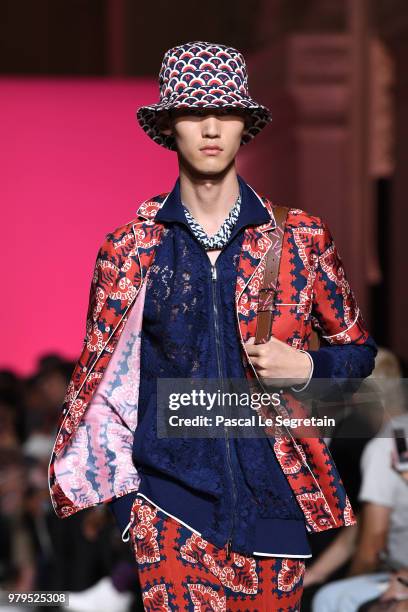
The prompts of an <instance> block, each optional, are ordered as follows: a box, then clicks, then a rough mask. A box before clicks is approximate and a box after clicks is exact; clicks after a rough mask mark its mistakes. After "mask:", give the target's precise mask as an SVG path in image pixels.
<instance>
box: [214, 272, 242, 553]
mask: <svg viewBox="0 0 408 612" xmlns="http://www.w3.org/2000/svg"><path fill="white" fill-rule="evenodd" d="M211 279H212V296H213V312H214V327H215V346H216V352H217V364H218V375H219V377H220V378H221V379H222V378H223V372H222V369H221V358H220V344H219V343H220V338H219V325H218V308H217V289H216V283H217V268H216V267H215V265H211ZM224 433H225V444H226V450H227V464H228V469H229V473H230V476H231V483H232V495H233V503H232V520H231V529H230V532H229V536H228V540H227V544H226V547H227V559H229V558H230V552H231V542H232V532H233V529H234V512H235V504H236V488H235V480H234V474H233V470H232V465H231V451H230V444H229V436H228V430H227V428H226V427H225V426H224Z"/></svg>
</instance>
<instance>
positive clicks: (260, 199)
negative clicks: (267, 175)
mask: <svg viewBox="0 0 408 612" xmlns="http://www.w3.org/2000/svg"><path fill="white" fill-rule="evenodd" d="M247 185H248V187H249V188H250V190H251V191H253V192H254V194H255V195H256V197H257V198H258V200H259V201H260V203H261V204H262V206H263V207H264V208H266V210H267V211H268V213H269V215H270V214H271V213H270V212H269V210H268V209H267V207H266V206H265V204H264V203H263V201H262V198H261V197H260V196H259V195H258V194H257V193H256V191H255V189H254V188H253V187H251V185H249V183H247ZM271 220H273V222H274V223H275V225H274V227H273V228H271V229H275V228H276V227H277V223H276V219H275V215H274V214H273V211H272V218H271ZM262 225H263V224H262Z"/></svg>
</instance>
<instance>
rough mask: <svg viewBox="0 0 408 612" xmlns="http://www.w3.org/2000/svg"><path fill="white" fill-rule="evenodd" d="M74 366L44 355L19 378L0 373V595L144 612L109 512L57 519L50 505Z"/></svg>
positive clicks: (80, 607)
mask: <svg viewBox="0 0 408 612" xmlns="http://www.w3.org/2000/svg"><path fill="white" fill-rule="evenodd" d="M73 368H74V363H72V362H69V361H66V360H64V359H62V358H61V357H60V356H58V355H55V354H49V355H45V356H43V357H42V358H41V359H40V360H39V362H38V366H37V371H36V372H35V374H34V375H32V376H30V377H28V378H26V379H23V378H19V377H18V376H16V375H15V374H14V373H13V372H10V371H5V370H3V371H1V372H0V595H1V594H7V593H8V592H10V591H20V592H26V591H33V590H60V591H67V592H69V593H70V595H71V604H72V605H71V608H72V609H73V610H95V611H96V610H98V612H103V610H107V611H109V612H127V611H135V610H143V606H141V605H140V601H139V598H138V582H137V573H136V571H135V566H134V558H133V555H132V553H131V550H130V548H129V547H128V546H126V545H125V544H124V543H123V542H122V541H121V539H120V534H119V532H118V530H117V527H116V524H115V523H114V520H113V518H112V515H111V512H110V511H109V510H108V509H107V508H105V507H103V506H102V507H95V508H90V509H89V510H87V511H86V512H83V513H79V514H77V515H74V516H72V517H69V518H67V519H64V520H61V519H59V518H58V517H57V516H56V515H55V513H54V510H53V508H52V506H51V500H50V496H49V489H48V479H47V471H48V462H49V459H50V456H51V452H52V447H53V443H54V439H55V431H56V425H57V420H58V417H59V414H60V410H61V406H62V404H63V400H64V396H65V392H66V388H67V385H68V383H69V380H70V377H71V374H72V371H73ZM88 592H89V595H88V596H87V597H86V594H87V593H88ZM77 593H78V595H81V605H79V603H78V598H76V594H77ZM2 609H3V607H2V606H1V605H0V610H2ZM7 609H9V607H8V608H7ZM13 609H16V610H17V609H20V608H19V607H14V608H13ZM21 609H22V608H21ZM27 609H29V608H27V606H25V607H24V610H27ZM33 610H34V608H33ZM35 610H38V606H36V607H35ZM47 610H49V607H47Z"/></svg>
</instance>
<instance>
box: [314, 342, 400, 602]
mask: <svg viewBox="0 0 408 612" xmlns="http://www.w3.org/2000/svg"><path fill="white" fill-rule="evenodd" d="M397 373H399V370H398V368H397V362H396V360H395V357H394V356H393V355H392V354H391V353H390V352H389V351H385V350H384V349H381V350H380V351H379V355H378V361H376V368H375V370H374V372H373V374H372V377H370V378H371V379H372V380H371V381H369V380H368V379H367V382H368V384H372V385H376V386H377V390H379V397H380V399H381V404H382V405H383V406H384V411H383V424H382V427H381V429H380V430H379V431H378V432H377V434H376V435H375V437H373V438H372V439H371V440H370V441H366V444H365V446H364V449H363V450H362V453H361V458H360V461H359V464H360V473H361V484H360V487H359V492H358V496H357V504H354V503H353V507H354V506H356V507H357V525H355V526H353V527H346V528H343V529H341V530H340V531H339V533H338V534H337V535H336V537H335V538H334V540H333V541H332V542H331V543H330V545H329V546H327V547H326V549H325V550H324V551H323V552H322V553H321V554H320V555H319V556H318V558H317V559H315V560H313V561H312V563H311V564H310V565H309V567H308V568H307V571H306V575H305V588H306V589H310V588H311V587H312V586H316V585H317V586H321V585H323V584H325V586H321V588H319V589H318V591H317V593H316V594H315V595H314V597H313V600H312V605H311V609H312V611H313V612H352V611H356V610H359V609H360V606H361V609H362V610H363V609H364V610H372V612H374V610H380V609H381V610H394V609H398V610H402V609H404V606H406V605H407V604H408V588H407V586H405V585H404V584H403V583H402V582H401V581H400V578H402V580H404V579H405V580H406V578H407V569H408V470H407V471H406V472H404V471H401V469H397V467H396V463H397V454H396V443H395V439H394V435H393V431H394V429H400V430H404V431H405V437H406V436H408V413H407V412H406V405H405V404H406V402H405V399H404V393H403V385H402V381H401V380H400V379H398V378H397V377H396V374H397ZM375 379H377V380H375ZM375 414H376V412H375V411H374V415H375ZM375 421H376V423H377V424H378V418H377V417H376V418H375ZM342 570H343V572H344V573H343V576H344V577H341V571H342ZM339 572H340V575H339ZM329 579H331V580H332V582H330V583H329V584H326V583H327V581H328V580H329ZM315 591H316V588H314V590H313V591H312V592H313V593H314V592H315ZM363 606H364V607H363ZM407 609H408V608H407Z"/></svg>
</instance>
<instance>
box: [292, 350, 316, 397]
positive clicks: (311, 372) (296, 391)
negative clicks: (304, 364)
mask: <svg viewBox="0 0 408 612" xmlns="http://www.w3.org/2000/svg"><path fill="white" fill-rule="evenodd" d="M299 350H300V352H301V353H304V354H305V355H307V356H308V357H309V361H310V364H311V369H310V374H309V378H308V379H307V381H306V382H305V384H304V385H303V387H300V389H296V387H291V389H292V391H294V392H295V393H299V392H300V391H303V390H304V389H306V387H307V386H308V384H309V383H310V381H311V380H312V376H313V370H314V361H313V358H312V356H311V355H310V354H309V353H308V352H307V351H304V350H303V349H299Z"/></svg>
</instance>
